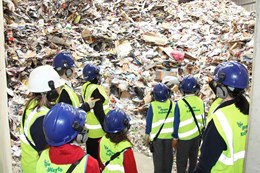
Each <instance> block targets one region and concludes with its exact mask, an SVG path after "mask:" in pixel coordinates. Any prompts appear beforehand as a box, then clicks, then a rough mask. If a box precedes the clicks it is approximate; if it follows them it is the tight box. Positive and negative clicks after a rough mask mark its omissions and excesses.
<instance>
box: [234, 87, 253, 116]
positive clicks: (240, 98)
mask: <svg viewBox="0 0 260 173" xmlns="http://www.w3.org/2000/svg"><path fill="white" fill-rule="evenodd" d="M244 93H245V90H243V89H237V88H236V89H235V90H234V91H233V92H232V96H233V97H234V98H235V105H236V107H237V108H238V109H239V110H240V112H241V113H243V114H245V115H248V114H249V101H248V100H247V98H246V96H245V94H244Z"/></svg>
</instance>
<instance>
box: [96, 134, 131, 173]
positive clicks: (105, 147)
mask: <svg viewBox="0 0 260 173" xmlns="http://www.w3.org/2000/svg"><path fill="white" fill-rule="evenodd" d="M128 147H132V145H131V143H130V142H128V141H121V142H120V143H118V144H115V143H112V142H111V141H110V139H108V138H107V137H106V136H103V137H102V138H101V140H100V153H99V155H100V160H101V162H102V163H103V165H105V163H106V162H107V161H109V160H110V158H111V156H113V155H114V154H115V153H117V152H120V151H122V150H124V149H125V148H128ZM124 152H125V151H124ZM124 152H122V153H120V155H119V156H118V157H116V158H115V159H114V160H112V161H110V163H109V164H108V165H107V166H106V167H105V169H104V170H103V172H104V173H108V172H113V173H123V172H125V170H124V165H123V161H124Z"/></svg>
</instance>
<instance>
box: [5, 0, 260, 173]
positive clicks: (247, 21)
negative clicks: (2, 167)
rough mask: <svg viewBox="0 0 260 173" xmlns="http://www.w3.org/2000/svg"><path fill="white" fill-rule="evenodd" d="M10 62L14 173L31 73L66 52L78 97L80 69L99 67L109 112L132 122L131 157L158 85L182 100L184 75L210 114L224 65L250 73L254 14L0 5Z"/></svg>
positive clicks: (133, 5)
mask: <svg viewBox="0 0 260 173" xmlns="http://www.w3.org/2000/svg"><path fill="white" fill-rule="evenodd" d="M3 5H4V6H3V8H4V35H5V61H6V72H7V80H8V86H7V87H8V105H9V120H10V129H11V138H12V156H13V167H14V168H13V169H14V172H19V171H20V163H19V161H20V148H19V147H20V141H19V128H20V119H21V114H22V111H23V108H24V104H25V100H26V96H27V94H28V90H27V87H26V84H27V80H28V76H29V73H30V72H31V71H32V69H34V68H35V67H37V66H40V65H42V64H52V60H53V57H54V55H55V54H56V53H58V52H59V51H61V50H68V51H70V52H71V53H72V55H73V57H74V58H75V60H76V64H77V67H78V68H77V73H76V77H75V79H74V81H73V85H74V87H75V89H76V91H77V92H78V94H80V88H81V86H82V85H83V83H84V80H83V77H82V68H83V67H84V65H85V64H87V63H93V64H96V65H98V66H100V68H101V73H102V79H103V81H102V85H104V86H105V88H106V89H107V93H108V94H109V96H110V105H111V107H112V108H113V107H118V108H121V109H124V110H125V111H126V112H127V113H128V114H129V115H130V116H131V119H132V120H131V124H132V127H131V131H130V137H131V139H132V142H133V143H134V145H135V146H134V150H135V151H137V152H141V153H145V154H146V155H151V154H150V153H149V150H148V149H147V147H146V146H145V145H144V133H145V116H146V111H147V108H148V106H149V103H150V101H151V98H150V95H149V93H150V92H151V91H152V89H153V86H154V85H155V84H156V83H157V82H164V83H165V84H167V85H168V86H169V87H170V88H171V90H172V93H173V94H172V99H173V100H178V99H179V98H180V97H181V93H180V92H179V91H178V84H179V82H180V81H181V80H182V78H183V77H184V76H185V75H187V74H192V75H194V76H195V77H196V78H197V79H199V83H200V86H201V92H200V97H201V98H202V99H203V100H204V101H205V104H206V108H207V109H208V107H209V105H210V103H211V102H212V99H213V98H214V97H215V95H214V94H213V92H212V91H211V90H210V88H209V86H208V82H209V80H210V79H211V78H212V75H211V74H212V72H213V70H214V68H215V66H216V65H217V64H219V63H220V62H223V61H230V60H237V61H240V62H242V63H244V64H245V65H246V66H247V67H248V69H249V71H250V74H251V71H252V61H253V51H254V49H253V46H254V39H253V38H254V29H255V18H256V13H255V12H249V11H246V10H245V9H243V8H242V7H240V6H237V5H236V4H235V3H233V2H232V1H230V0H207V1H205V0H195V1H192V2H188V3H182V4H179V3H178V1H177V0H117V1H111V0H73V1H72V0H59V1H58V0H41V1H40V0H25V1H22V0H3Z"/></svg>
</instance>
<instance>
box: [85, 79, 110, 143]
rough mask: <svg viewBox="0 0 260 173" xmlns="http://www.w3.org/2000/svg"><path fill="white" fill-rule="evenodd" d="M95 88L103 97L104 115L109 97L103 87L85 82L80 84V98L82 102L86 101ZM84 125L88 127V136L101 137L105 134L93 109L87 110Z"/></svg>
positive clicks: (107, 109)
mask: <svg viewBox="0 0 260 173" xmlns="http://www.w3.org/2000/svg"><path fill="white" fill-rule="evenodd" d="M95 89H98V90H99V92H100V94H101V95H102V96H103V97H104V98H105V101H104V103H103V110H104V113H105V115H106V114H107V113H108V111H109V98H108V96H107V94H106V91H105V88H104V87H102V86H101V85H97V84H92V83H90V82H87V83H85V84H84V85H83V86H82V89H81V94H82V98H83V100H84V102H87V101H88V99H89V98H90V97H91V95H92V93H93V92H94V90H95ZM86 127H87V128H88V137H90V138H101V137H102V136H103V135H104V134H105V132H104V131H103V129H102V126H101V125H100V123H99V121H98V119H97V117H96V116H95V114H94V111H93V109H91V111H89V112H87V118H86Z"/></svg>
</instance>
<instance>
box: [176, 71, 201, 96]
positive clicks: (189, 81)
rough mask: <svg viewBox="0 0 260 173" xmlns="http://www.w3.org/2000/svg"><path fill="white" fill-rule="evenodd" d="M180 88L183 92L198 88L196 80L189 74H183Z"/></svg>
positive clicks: (190, 91)
mask: <svg viewBox="0 0 260 173" xmlns="http://www.w3.org/2000/svg"><path fill="white" fill-rule="evenodd" d="M180 90H181V91H182V92H184V93H194V92H196V91H197V90H198V83H197V80H196V79H195V78H194V77H193V76H191V75H188V76H185V77H184V78H183V79H182V81H181V83H180Z"/></svg>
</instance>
